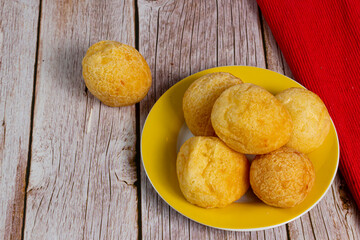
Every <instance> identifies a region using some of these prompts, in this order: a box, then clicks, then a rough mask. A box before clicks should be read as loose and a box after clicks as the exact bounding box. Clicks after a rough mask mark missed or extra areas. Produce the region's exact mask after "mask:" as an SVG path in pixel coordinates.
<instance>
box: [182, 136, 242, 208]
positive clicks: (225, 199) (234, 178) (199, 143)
mask: <svg viewBox="0 0 360 240" xmlns="http://www.w3.org/2000/svg"><path fill="white" fill-rule="evenodd" d="M176 171H177V176H178V180H179V184H180V189H181V191H182V193H183V194H184V196H185V198H186V199H187V200H188V201H189V202H190V203H192V204H195V205H197V206H200V207H204V208H215V207H225V206H226V205H228V204H230V203H232V202H234V201H236V200H237V199H239V198H240V197H241V196H242V195H243V194H244V193H245V192H246V191H247V189H248V188H249V162H248V160H247V159H246V157H245V156H244V155H243V154H241V153H237V152H235V151H234V150H232V149H230V148H229V147H227V146H226V145H225V144H224V143H223V142H222V141H221V140H220V139H218V138H217V137H192V138H190V139H188V140H187V141H186V142H185V143H184V144H183V145H182V146H181V148H180V151H179V153H178V156H177V161H176Z"/></svg>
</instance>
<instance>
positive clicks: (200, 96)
mask: <svg viewBox="0 0 360 240" xmlns="http://www.w3.org/2000/svg"><path fill="white" fill-rule="evenodd" d="M240 83H242V81H241V80H240V79H239V78H237V77H235V76H234V75H232V74H230V73H226V72H217V73H209V74H206V75H205V76H202V77H200V78H199V79H197V80H196V81H195V82H193V83H192V84H191V85H190V87H189V88H188V89H187V90H186V92H185V94H184V98H183V111H184V118H185V121H186V124H187V126H188V127H189V129H190V131H191V132H192V133H193V134H194V135H195V136H215V132H214V129H213V127H212V125H211V119H210V116H211V110H212V107H213V105H214V102H215V101H216V99H217V98H218V97H219V96H220V94H221V93H222V92H223V91H224V90H225V89H227V88H229V87H231V86H234V85H236V84H240Z"/></svg>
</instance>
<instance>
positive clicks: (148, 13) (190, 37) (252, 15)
mask: <svg viewBox="0 0 360 240" xmlns="http://www.w3.org/2000/svg"><path fill="white" fill-rule="evenodd" d="M138 6H139V50H140V52H141V53H142V54H143V55H144V56H145V58H146V59H147V61H148V63H149V65H150V67H151V70H152V74H153V81H154V82H153V86H152V88H151V90H150V93H149V94H148V96H147V97H146V98H145V100H144V101H142V102H141V103H140V126H141V127H142V126H143V124H144V121H145V118H146V116H147V114H148V112H149V111H150V109H151V106H152V105H153V104H154V103H155V101H156V100H157V99H158V98H159V97H160V96H161V95H162V94H163V93H164V92H165V91H166V90H167V89H168V88H169V87H170V86H172V85H173V84H174V83H176V82H177V81H179V80H181V79H182V78H184V77H186V76H189V75H191V74H193V73H196V72H198V71H201V70H203V69H207V68H211V67H215V66H222V65H234V64H235V65H250V66H258V67H266V65H265V54H264V47H263V40H262V33H261V24H260V19H259V12H258V7H257V5H256V2H255V1H252V0H244V1H236V0H226V1H225V0H222V1H219V0H218V1H216V0H214V1H205V0H202V1H188V0H183V1H145V0H140V1H139V3H138ZM141 211H142V212H141V215H142V237H143V238H144V239H170V238H171V239H250V238H251V239H270V238H273V237H276V238H277V239H284V238H287V233H286V226H282V227H279V228H277V229H274V230H267V231H260V232H252V233H249V232H248V233H241V232H226V231H223V230H217V229H213V228H209V227H205V226H203V225H200V224H198V223H195V222H193V221H190V220H188V219H186V218H185V217H183V216H182V215H180V214H178V213H177V212H175V211H174V210H173V209H172V208H170V207H169V206H168V205H167V204H166V203H165V202H164V201H162V199H161V198H160V197H159V196H158V195H157V194H156V192H155V191H154V189H153V187H152V186H151V184H150V182H149V181H148V179H147V177H146V174H145V172H144V170H143V169H142V170H141Z"/></svg>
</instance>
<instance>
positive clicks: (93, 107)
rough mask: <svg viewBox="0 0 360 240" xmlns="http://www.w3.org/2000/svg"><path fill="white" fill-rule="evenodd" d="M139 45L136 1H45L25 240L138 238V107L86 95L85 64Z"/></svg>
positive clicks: (42, 17) (42, 14) (42, 15)
mask: <svg viewBox="0 0 360 240" xmlns="http://www.w3.org/2000/svg"><path fill="white" fill-rule="evenodd" d="M104 39H111V40H117V41H121V42H124V43H127V44H130V45H134V44H135V8H134V1H117V0H111V1H110V0H107V1H95V0H85V1H80V0H79V1H77V0H72V1H51V0H44V1H43V2H42V13H41V31H40V45H39V57H38V62H39V64H38V66H37V71H38V76H37V79H36V99H35V111H34V127H33V138H32V154H31V168H30V178H29V186H28V189H27V208H26V224H25V233H24V237H25V239H136V238H137V237H138V212H137V204H138V201H137V187H136V186H135V181H136V180H137V176H136V175H137V174H136V164H135V144H136V125H135V106H130V107H122V108H110V107H107V106H105V105H103V104H101V103H100V102H99V101H98V100H97V99H95V98H94V97H93V96H92V95H91V94H90V93H89V92H87V91H86V88H85V85H84V82H83V79H82V74H81V72H82V69H81V61H82V58H83V56H84V55H85V52H86V50H87V48H88V47H89V46H90V45H91V44H93V43H95V42H97V41H99V40H104Z"/></svg>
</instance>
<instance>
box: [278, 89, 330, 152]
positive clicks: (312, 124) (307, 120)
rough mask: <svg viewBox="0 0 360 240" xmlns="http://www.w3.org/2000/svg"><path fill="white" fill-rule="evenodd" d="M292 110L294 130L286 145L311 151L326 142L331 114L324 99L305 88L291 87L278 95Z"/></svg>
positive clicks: (302, 150) (289, 109)
mask: <svg viewBox="0 0 360 240" xmlns="http://www.w3.org/2000/svg"><path fill="white" fill-rule="evenodd" d="M276 98H277V99H279V100H280V101H281V102H282V103H283V104H284V106H285V107H286V108H287V109H288V111H289V112H290V115H291V117H292V120H293V125H294V130H293V132H292V134H291V137H290V140H289V142H288V143H287V144H286V146H288V147H291V148H294V149H296V150H299V151H301V152H304V153H309V152H311V151H313V150H315V149H316V148H318V147H320V145H321V144H322V143H323V142H324V140H325V138H326V136H327V135H328V133H329V131H330V124H331V120H330V116H329V113H328V111H327V109H326V106H325V104H324V103H323V101H322V100H321V99H320V98H319V97H318V96H317V95H316V94H315V93H313V92H311V91H309V90H306V89H303V88H289V89H286V90H285V91H283V92H281V93H279V94H277V95H276Z"/></svg>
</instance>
